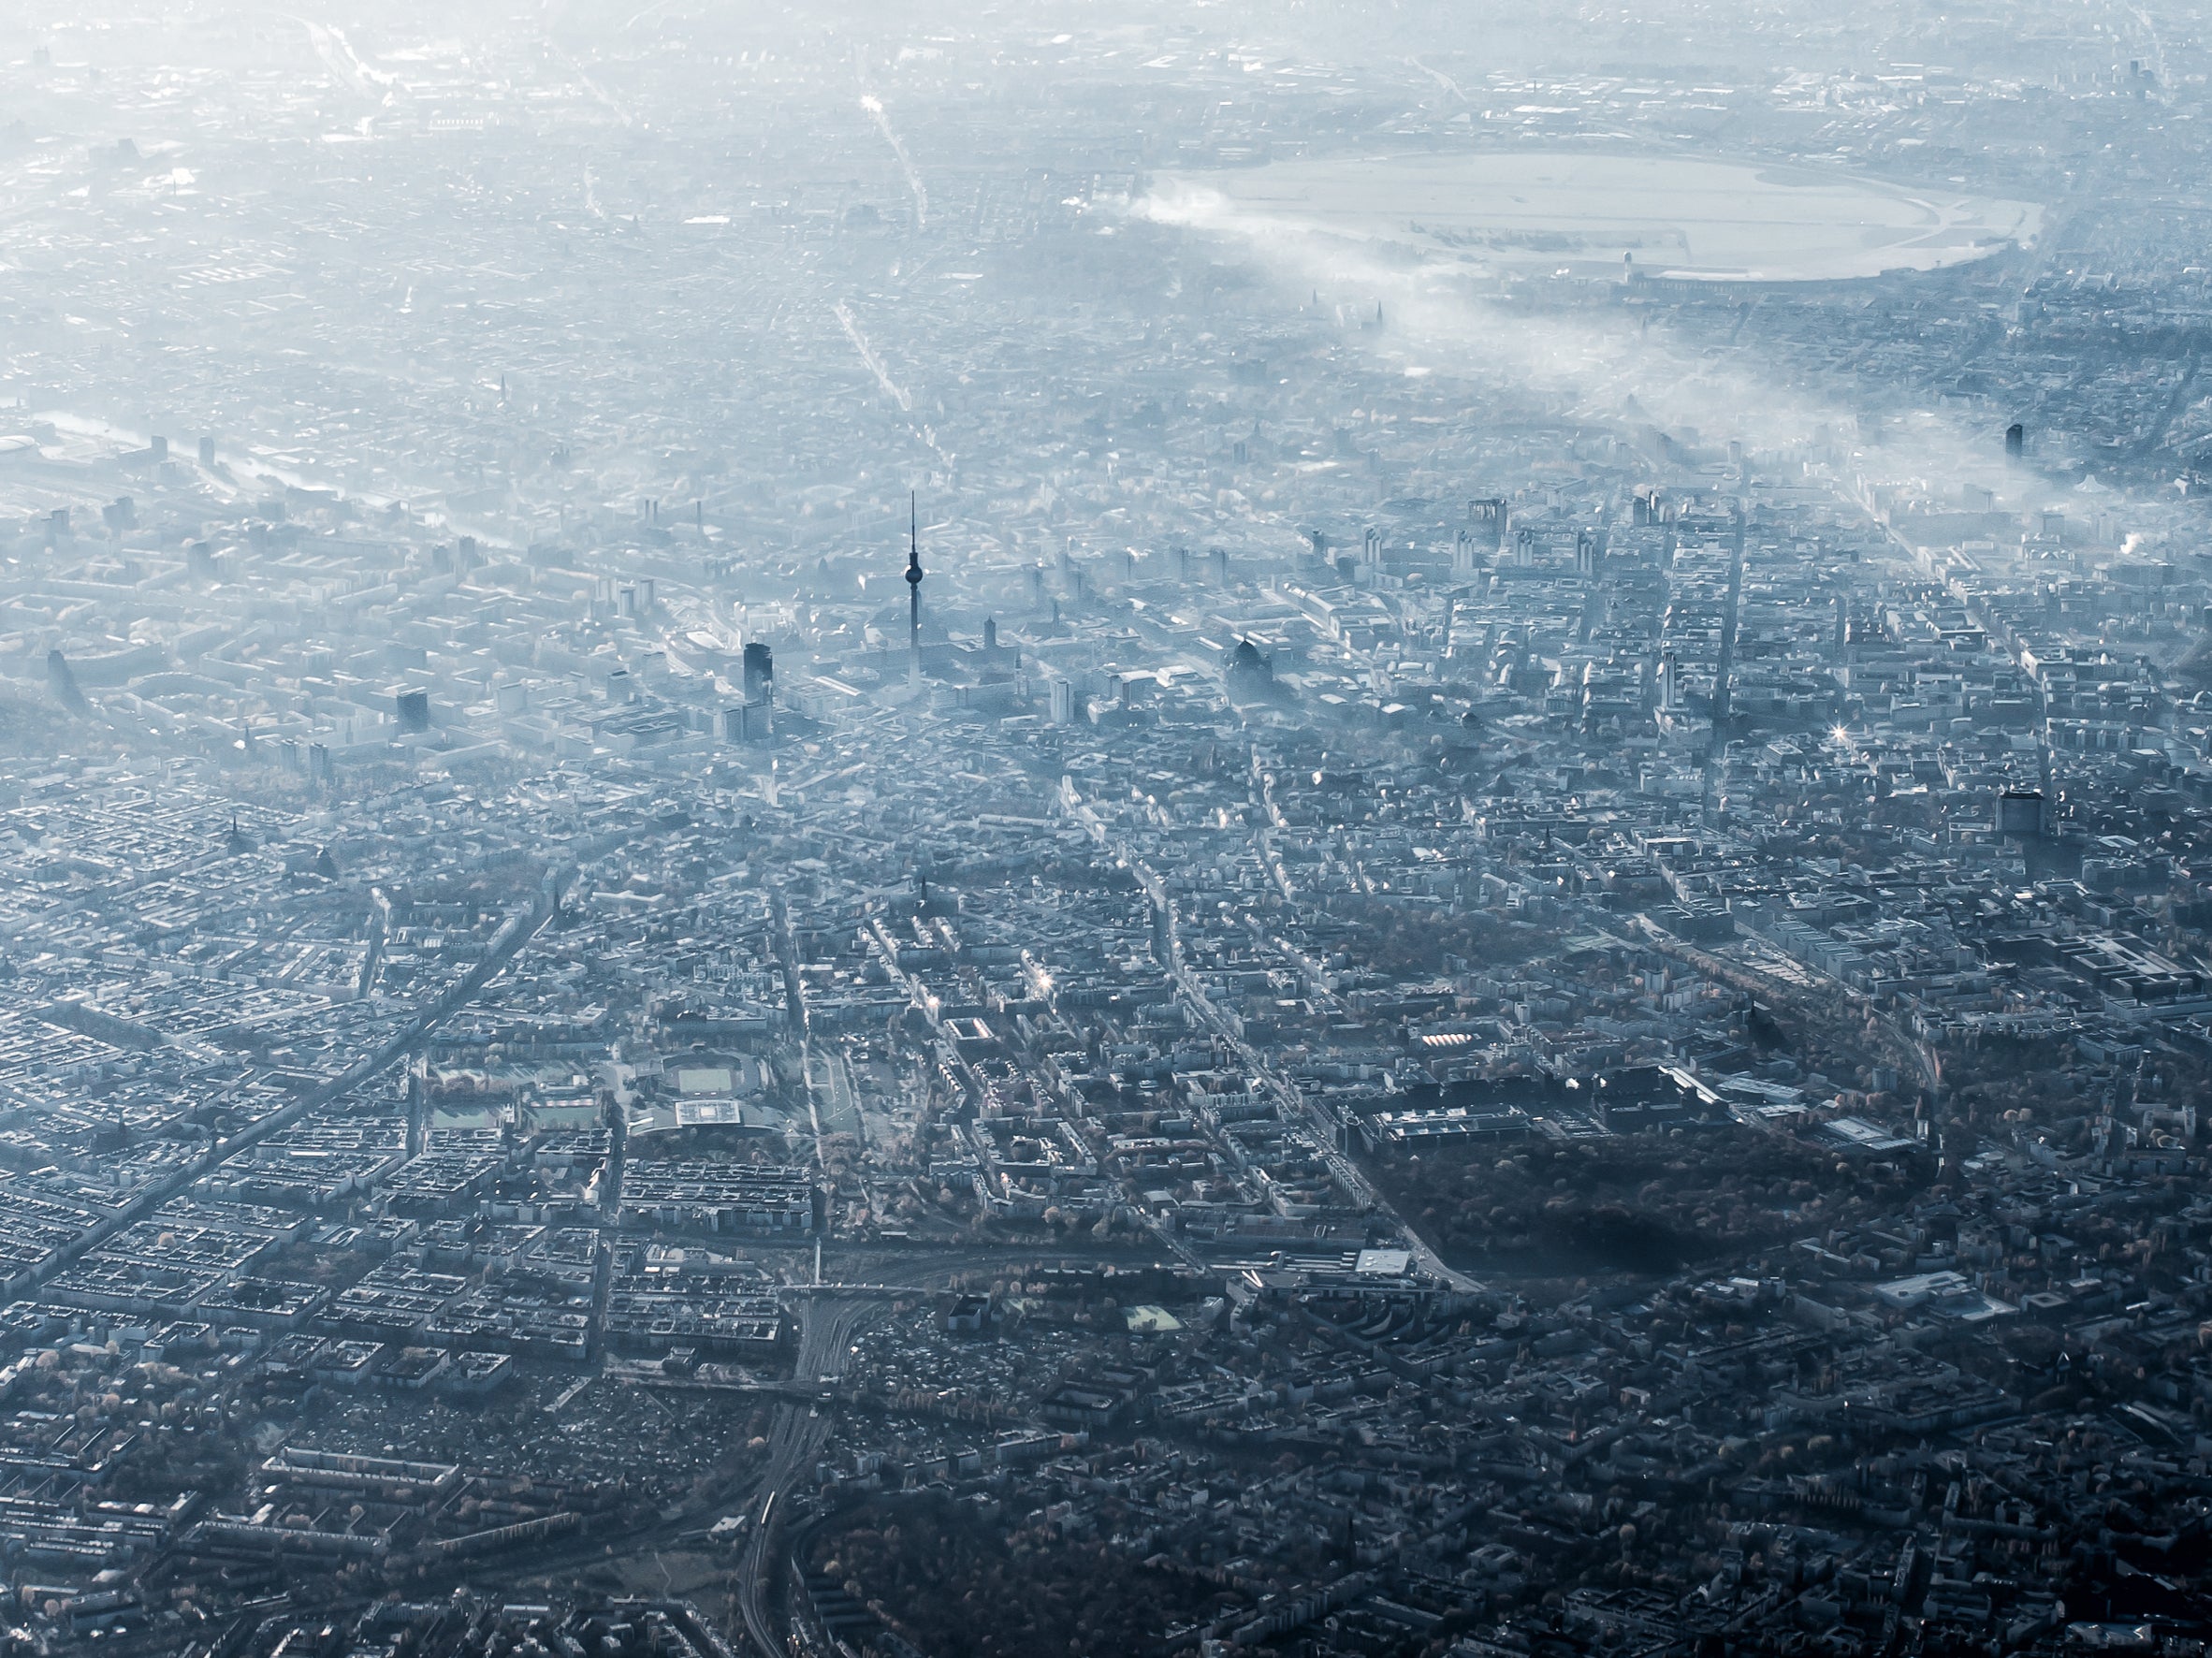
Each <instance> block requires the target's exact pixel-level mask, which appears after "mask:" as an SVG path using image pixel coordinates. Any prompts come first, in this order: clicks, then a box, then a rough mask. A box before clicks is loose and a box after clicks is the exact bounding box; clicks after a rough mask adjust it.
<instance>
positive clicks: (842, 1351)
mask: <svg viewBox="0 0 2212 1658" xmlns="http://www.w3.org/2000/svg"><path fill="white" fill-rule="evenodd" d="M880 1305H881V1303H880V1302H874V1301H850V1302H849V1301H843V1300H837V1301H831V1300H829V1299H828V1298H826V1297H814V1298H811V1299H809V1300H808V1302H806V1303H805V1305H804V1307H803V1309H802V1310H801V1312H800V1315H799V1317H800V1321H801V1322H800V1330H799V1357H798V1362H797V1364H796V1365H795V1366H794V1367H793V1380H795V1381H798V1382H802V1383H804V1382H812V1381H821V1380H824V1379H827V1378H831V1377H835V1376H837V1375H839V1374H842V1373H843V1371H844V1368H845V1360H846V1359H847V1357H848V1356H849V1353H850V1350H851V1345H852V1332H853V1331H856V1330H858V1329H859V1328H860V1326H861V1325H862V1324H863V1323H864V1322H866V1320H867V1319H868V1318H869V1317H870V1316H873V1315H874V1314H875V1313H876V1312H877V1311H878V1310H879V1309H880ZM829 1431H830V1418H828V1417H826V1416H823V1415H822V1413H821V1411H820V1410H819V1409H818V1408H816V1407H814V1406H811V1405H806V1406H802V1405H797V1404H779V1405H778V1406H777V1407H776V1420H775V1423H774V1425H773V1426H772V1427H771V1428H770V1429H769V1430H768V1471H767V1473H766V1474H765V1475H764V1476H763V1477H762V1480H761V1484H760V1488H759V1489H758V1490H757V1491H755V1492H754V1493H753V1497H754V1501H755V1504H756V1506H755V1507H754V1509H753V1519H754V1525H753V1531H752V1536H751V1538H750V1540H749V1542H748V1543H747V1545H746V1549H745V1558H744V1561H743V1563H741V1564H740V1565H739V1567H738V1581H737V1609H738V1612H739V1613H740V1615H742V1616H743V1618H744V1620H745V1633H746V1634H747V1636H749V1637H750V1638H751V1641H752V1645H753V1647H754V1648H755V1649H756V1650H757V1651H759V1652H760V1653H761V1654H762V1658H789V1655H790V1649H789V1648H788V1647H787V1646H786V1644H785V1643H784V1641H783V1639H782V1638H781V1636H779V1635H778V1633H777V1631H776V1627H775V1622H774V1620H773V1619H771V1618H770V1616H769V1614H768V1602H769V1598H770V1595H771V1593H772V1592H773V1590H774V1588H775V1575H776V1571H777V1567H778V1564H779V1559H780V1551H779V1549H777V1547H776V1540H777V1537H778V1536H779V1534H780V1533H781V1530H782V1526H783V1520H784V1510H785V1507H786V1505H787V1503H788V1501H789V1493H790V1492H791V1491H792V1490H793V1488H794V1487H795V1486H797V1485H799V1484H800V1483H801V1481H802V1479H803V1478H804V1476H806V1474H807V1472H808V1469H810V1468H811V1467H812V1466H813V1464H814V1460H815V1458H816V1457H818V1456H819V1455H821V1452H822V1441H823V1440H825V1439H827V1438H828V1437H829Z"/></svg>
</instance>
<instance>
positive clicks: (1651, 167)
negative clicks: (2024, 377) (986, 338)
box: [1155, 151, 2043, 283]
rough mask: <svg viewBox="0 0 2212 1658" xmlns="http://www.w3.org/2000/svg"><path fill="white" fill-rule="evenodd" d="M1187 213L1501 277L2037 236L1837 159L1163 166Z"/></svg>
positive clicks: (1873, 264)
mask: <svg viewBox="0 0 2212 1658" xmlns="http://www.w3.org/2000/svg"><path fill="white" fill-rule="evenodd" d="M1155 189H1156V193H1157V194H1158V195H1160V196H1163V197H1165V198H1167V199H1168V200H1170V201H1171V202H1177V203H1178V204H1179V205H1180V206H1181V207H1182V208H1183V209H1184V213H1185V215H1186V216H1187V217H1190V218H1193V219H1201V218H1204V217H1207V216H1210V215H1209V211H1208V210H1209V209H1210V210H1211V211H1212V212H1214V213H1222V214H1233V215H1235V216H1238V217H1259V218H1262V219H1266V220H1273V221H1276V222H1279V223H1280V224H1281V225H1283V226H1284V227H1285V228H1300V229H1304V230H1308V231H1314V232H1319V233H1324V234H1328V235H1333V236H1339V237H1343V238H1345V239H1346V240H1354V241H1358V242H1361V243H1366V244H1370V245H1372V246H1375V248H1376V251H1380V249H1381V248H1382V247H1384V246H1396V247H1399V248H1402V249H1404V250H1407V251H1409V252H1412V253H1415V254H1418V255H1421V256H1423V257H1426V258H1432V259H1446V260H1451V261H1454V262H1464V263H1468V264H1472V265H1477V266H1483V267H1491V268H1495V269H1501V270H1504V269H1522V270H1529V271H1536V270H1545V271H1550V270H1560V269H1564V270H1568V271H1571V272H1573V273H1575V274H1582V275H1587V274H1595V273H1597V272H1599V271H1601V270H1609V271H1612V272H1614V273H1619V272H1620V271H1622V270H1623V269H1624V268H1627V267H1629V266H1631V265H1632V266H1633V269H1636V270H1637V271H1639V272H1641V273H1643V274H1645V275H1648V276H1664V277H1668V278H1673V279H1676V280H1691V281H1700V282H1717V283H1727V282H1769V283H1770V282H1832V281H1838V280H1841V279H1846V278H1853V277H1867V276H1879V275H1882V274H1883V273H1885V272H1886V271H1895V270H1934V269H1940V268H1942V267H1943V266H1946V265H1957V264H1960V263H1963V262H1965V261H1968V260H1972V259H1979V258H1985V257H1986V256H1988V255H1991V254H1994V253H1997V252H1999V251H2001V250H2002V249H2004V248H2007V247H2012V246H2016V245H2025V244H2027V243H2029V242H2031V241H2032V240H2034V239H2035V236H2036V234H2037V232H2038V231H2039V230H2040V228H2041V227H2042V221H2043V209H2041V208H2040V207H2038V206H2036V205H2035V204H2033V203H2031V202H2025V201H2005V200H2000V199H1997V198H1993V197H1989V196H1967V195H1958V194H1951V193H1941V192H1933V191H1929V190H1927V189H1925V188H1922V187H1919V186H1914V185H1905V184H1897V183H1891V182H1885V181H1884V180H1880V179H1874V178H1868V177H1864V176H1861V175H1859V174H1855V173H1850V172H1845V171H1842V170H1841V169H1837V170H1829V169H1825V168H1812V167H1772V166H1766V165H1760V164H1750V163H1743V162H1734V161H1719V160H1709V159H1704V158H1699V157H1690V156H1673V155H1623V154H1607V153H1597V152H1585V151H1573V152H1538V153H1522V152H1499V153H1469V154H1462V155H1436V154H1421V155H1377V156H1367V157H1357V156H1332V157H1328V158H1325V159H1312V160H1292V161H1279V162H1270V163H1268V164H1266V165H1264V166H1261V167H1240V168H1222V169H1214V170H1206V171H1192V172H1186V173H1181V174H1175V175H1171V176H1169V177H1165V178H1162V179H1160V180H1158V181H1157V182H1156V185H1155Z"/></svg>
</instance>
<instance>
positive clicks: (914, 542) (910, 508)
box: [907, 490, 922, 689]
mask: <svg viewBox="0 0 2212 1658" xmlns="http://www.w3.org/2000/svg"><path fill="white" fill-rule="evenodd" d="M907 646H908V648H909V650H910V653H911V657H910V663H909V667H908V676H909V677H910V679H911V680H912V682H913V684H914V686H915V687H916V688H917V689H919V688H920V686H921V684H922V507H921V497H920V495H919V494H918V493H917V492H915V491H913V490H909V491H908V492H907Z"/></svg>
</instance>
